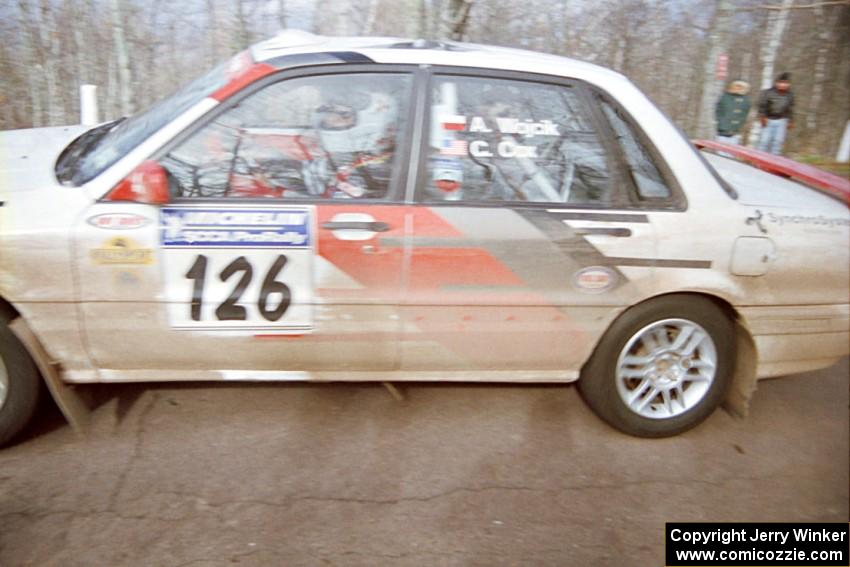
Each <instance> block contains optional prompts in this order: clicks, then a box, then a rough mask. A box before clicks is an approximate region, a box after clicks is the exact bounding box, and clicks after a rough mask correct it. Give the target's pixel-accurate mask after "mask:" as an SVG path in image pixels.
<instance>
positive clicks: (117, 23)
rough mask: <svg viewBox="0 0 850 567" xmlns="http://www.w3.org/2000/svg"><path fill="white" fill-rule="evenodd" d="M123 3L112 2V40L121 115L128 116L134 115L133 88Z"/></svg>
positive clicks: (115, 0) (114, 0) (120, 1)
mask: <svg viewBox="0 0 850 567" xmlns="http://www.w3.org/2000/svg"><path fill="white" fill-rule="evenodd" d="M122 1H123V0H110V7H111V13H112V38H113V41H114V42H115V61H116V65H117V69H116V71H117V75H118V77H117V79H118V100H119V102H120V105H121V114H123V115H128V114H132V113H133V86H132V77H131V74H130V57H129V54H128V49H127V38H126V37H125V34H124V18H123V13H122Z"/></svg>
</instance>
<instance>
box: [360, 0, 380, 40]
mask: <svg viewBox="0 0 850 567" xmlns="http://www.w3.org/2000/svg"><path fill="white" fill-rule="evenodd" d="M378 1H379V0H369V11H368V12H367V13H366V23H365V24H364V26H363V35H372V34H373V33H375V20H376V19H377V18H378Z"/></svg>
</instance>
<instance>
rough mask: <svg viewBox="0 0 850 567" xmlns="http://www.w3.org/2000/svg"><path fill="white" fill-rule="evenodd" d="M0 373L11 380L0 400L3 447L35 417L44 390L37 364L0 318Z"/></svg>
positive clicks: (0, 432)
mask: <svg viewBox="0 0 850 567" xmlns="http://www.w3.org/2000/svg"><path fill="white" fill-rule="evenodd" d="M0 373H3V374H4V375H5V377H6V382H7V383H8V384H7V387H6V389H5V391H6V395H5V401H2V402H0V447H2V446H3V445H6V444H7V443H8V442H9V441H11V440H12V439H14V437H15V436H16V435H17V434H18V433H20V432H21V430H23V428H24V427H26V425H27V423H29V421H30V419H32V416H33V414H34V413H35V409H36V406H37V405H38V397H39V391H40V389H41V378H40V376H39V373H38V369H37V368H36V366H35V363H34V362H33V361H32V358H30V356H29V354H28V353H27V351H26V349H25V348H24V346H23V345H22V344H21V342H20V341H19V340H18V337H16V336H15V335H14V333H12V331H10V330H9V327H7V326H6V323H5V322H4V321H2V320H0ZM0 379H2V378H0ZM0 397H2V396H0Z"/></svg>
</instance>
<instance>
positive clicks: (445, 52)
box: [252, 30, 628, 86]
mask: <svg viewBox="0 0 850 567" xmlns="http://www.w3.org/2000/svg"><path fill="white" fill-rule="evenodd" d="M403 45H410V47H408V48H399V46H403ZM329 51H353V52H355V53H360V54H362V55H365V56H367V57H369V58H370V59H372V60H373V61H376V62H378V63H399V64H416V65H454V66H460V67H481V68H486V69H502V70H511V71H526V72H531V73H541V74H546V75H555V76H559V77H573V78H577V79H582V80H585V81H588V82H591V83H595V84H596V83H608V85H609V86H610V84H611V82H615V83H616V82H628V79H626V78H625V77H624V76H623V75H621V74H619V73H617V72H615V71H612V70H610V69H606V68H605V67H600V66H598V65H593V64H591V63H585V62H583V61H578V60H575V59H570V58H568V57H559V56H556V55H549V54H545V53H538V52H535V51H525V50H522V49H511V48H507V47H495V46H490V45H479V44H473V43H460V42H431V41H425V40H411V39H404V38H393V37H328V36H320V35H315V34H312V33H309V32H305V31H301V30H284V31H282V32H280V33H279V34H278V35H276V36H274V37H272V38H271V39H268V40H266V41H263V42H261V43H258V44H256V45H254V46H253V47H252V54H253V56H254V59H255V60H256V61H266V60H269V59H272V58H275V57H280V56H283V55H294V54H299V53H322V52H329Z"/></svg>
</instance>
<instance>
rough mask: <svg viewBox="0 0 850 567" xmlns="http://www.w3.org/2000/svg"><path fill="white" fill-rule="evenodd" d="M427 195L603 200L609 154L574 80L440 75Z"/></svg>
mask: <svg viewBox="0 0 850 567" xmlns="http://www.w3.org/2000/svg"><path fill="white" fill-rule="evenodd" d="M430 123H431V128H430V132H429V135H430V148H429V156H428V168H427V176H428V178H427V180H426V183H425V195H424V199H425V200H426V201H432V202H433V201H456V200H463V201H466V202H489V201H508V202H549V203H575V204H589V205H593V204H604V203H609V202H611V200H612V198H613V183H612V179H611V174H610V169H609V163H608V157H607V156H606V151H605V148H604V146H603V143H602V140H601V137H600V135H599V133H598V132H597V131H596V129H595V128H594V126H593V122H592V120H591V119H590V114H589V111H588V108H587V105H586V104H585V103H584V99H583V98H582V97H580V96H579V93H578V92H576V89H575V88H574V87H570V86H561V85H549V84H542V83H531V82H524V81H514V80H493V79H489V78H486V79H485V78H477V77H456V76H439V77H436V78H435V81H434V86H433V89H432V92H431V121H430Z"/></svg>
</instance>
